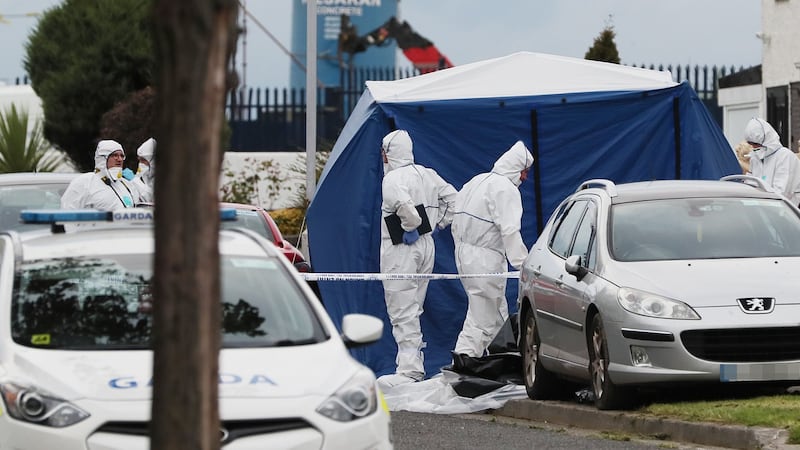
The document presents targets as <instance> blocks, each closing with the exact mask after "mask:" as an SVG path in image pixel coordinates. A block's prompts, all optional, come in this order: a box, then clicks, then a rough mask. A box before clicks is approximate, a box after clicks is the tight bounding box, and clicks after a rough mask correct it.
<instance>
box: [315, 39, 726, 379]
mask: <svg viewBox="0 0 800 450" xmlns="http://www.w3.org/2000/svg"><path fill="white" fill-rule="evenodd" d="M395 128H398V129H405V130H407V131H408V132H409V134H410V135H411V138H412V140H413V143H414V157H415V160H416V162H417V163H419V164H422V165H425V166H428V167H431V168H433V169H435V170H436V171H438V172H439V174H440V175H441V176H442V177H443V178H444V179H445V180H447V181H448V182H450V183H451V184H452V185H453V186H454V187H455V188H456V189H460V188H461V186H463V185H464V183H466V182H467V181H468V180H469V179H470V178H471V177H473V176H474V175H476V174H478V173H480V172H486V171H489V170H491V168H492V165H493V164H494V162H495V160H496V159H497V158H498V157H499V156H500V155H501V154H502V153H504V152H505V151H506V150H507V149H508V148H509V147H511V145H513V144H514V142H516V141H517V140H522V141H523V142H524V143H525V144H526V145H527V146H528V148H529V149H531V152H532V153H533V155H534V159H535V162H534V166H533V167H532V168H531V170H530V172H529V174H528V180H527V181H525V182H524V183H523V184H522V186H521V187H520V190H521V193H522V201H523V207H524V214H523V218H522V236H523V239H524V241H525V243H526V244H527V245H528V246H529V247H530V245H531V244H532V243H533V242H534V241H535V240H536V238H537V236H538V233H539V231H540V229H541V227H542V226H543V225H544V222H546V221H547V219H548V218H549V216H550V214H551V213H552V211H553V210H554V209H555V208H556V206H558V204H559V202H560V201H561V200H562V199H563V198H564V197H565V196H567V195H568V194H570V193H571V192H573V191H574V190H575V189H576V188H577V186H578V185H579V184H580V182H582V181H584V180H587V179H590V178H608V179H611V180H613V181H615V182H617V183H622V182H630V181H640V180H655V179H680V178H687V179H718V178H720V177H722V176H725V175H730V174H734V173H740V172H739V170H740V169H739V165H738V163H737V162H736V158H735V156H734V154H733V151H732V149H731V148H730V146H729V144H728V142H727V141H726V139H725V137H724V136H723V134H722V131H721V129H720V127H719V126H718V125H717V124H716V123H715V122H714V120H713V118H712V117H711V116H710V115H709V113H708V111H707V110H706V108H705V107H704V106H703V104H702V103H701V101H700V100H699V99H698V97H697V94H696V93H695V92H694V90H693V89H692V88H691V86H689V85H688V84H687V83H685V82H684V83H681V84H678V83H675V82H673V81H672V78H671V75H670V73H669V72H664V71H653V70H646V69H640V68H634V67H627V66H621V65H616V64H609V63H602V62H596V61H588V60H583V59H576V58H568V57H562V56H554V55H547V54H539V53H529V52H521V53H514V54H511V55H509V56H505V57H500V58H496V59H490V60H486V61H480V62H476V63H472V64H466V65H463V66H457V67H453V68H450V69H446V70H441V71H438V72H432V73H428V74H425V75H420V76H417V77H413V78H407V79H403V80H397V81H368V82H367V83H366V90H365V91H364V93H363V94H362V96H361V98H360V100H359V102H358V104H357V106H356V107H355V109H354V111H353V112H352V114H351V116H350V118H349V119H348V121H347V123H346V124H345V127H344V129H343V131H342V133H341V135H340V136H339V138H338V140H337V142H336V144H335V145H334V148H333V150H332V152H331V154H330V157H329V159H328V162H327V165H326V166H325V169H324V172H323V174H322V177H321V179H320V181H319V183H318V187H317V192H316V194H315V197H314V200H313V202H312V203H311V205H310V207H309V210H308V217H307V220H308V230H309V243H310V253H311V261H312V264H313V266H314V270H315V272H326V273H327V272H334V273H352V272H355V273H376V272H379V271H380V269H379V248H380V220H381V212H380V205H381V181H382V178H383V165H382V159H381V154H380V144H381V139H382V138H383V136H384V135H386V134H387V133H389V132H390V131H392V130H393V129H395ZM435 243H436V263H435V266H434V273H456V267H455V262H454V257H453V250H454V245H453V240H452V236H451V235H450V230H449V228H448V229H446V230H444V231H443V232H441V233H438V234H437V235H436V236H435ZM319 284H320V289H321V291H322V297H323V300H324V302H325V306H326V308H327V309H328V311H329V313H330V315H331V316H332V317H333V319H334V321H335V322H336V323H339V324H340V323H341V318H342V317H343V316H344V315H345V314H347V313H354V312H357V313H366V314H372V315H375V316H377V317H382V318H383V319H384V321H385V329H384V336H383V338H382V339H381V340H380V341H379V342H378V343H376V344H374V345H371V346H368V347H364V348H361V349H356V350H354V351H353V352H354V356H355V357H356V358H358V359H359V360H360V361H362V362H364V363H365V364H367V365H368V366H369V367H371V368H372V369H373V370H374V371H375V372H376V373H377V374H378V375H382V374H385V373H391V372H393V371H394V360H395V353H396V345H395V342H394V339H393V337H392V334H391V325H390V324H389V321H388V316H387V315H386V306H385V304H384V300H383V287H382V284H381V282H380V281H364V280H345V281H341V280H337V281H320V283H319ZM516 292H517V280H515V279H510V280H509V281H508V289H507V294H508V295H507V297H508V301H509V311H510V312H511V313H513V312H515V311H516ZM466 309H467V299H466V294H465V293H464V291H463V288H462V287H461V283H460V282H459V281H458V280H456V279H447V280H432V281H430V284H429V287H428V295H427V299H426V302H425V312H424V313H423V315H422V317H421V321H422V330H423V339H424V340H425V341H426V342H427V348H425V350H424V353H425V367H426V372H427V376H432V375H435V374H436V373H438V372H439V369H440V368H441V367H442V366H445V365H447V364H449V363H450V361H451V356H450V351H451V350H452V348H453V347H454V344H455V341H456V338H457V336H458V333H459V331H460V330H461V325H462V323H463V320H464V315H465V313H466Z"/></svg>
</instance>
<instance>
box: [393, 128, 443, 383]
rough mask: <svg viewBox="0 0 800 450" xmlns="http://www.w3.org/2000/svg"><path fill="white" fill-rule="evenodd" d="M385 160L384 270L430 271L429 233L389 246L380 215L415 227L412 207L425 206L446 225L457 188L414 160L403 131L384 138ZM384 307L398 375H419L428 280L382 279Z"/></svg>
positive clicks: (418, 377) (433, 219)
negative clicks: (390, 332)
mask: <svg viewBox="0 0 800 450" xmlns="http://www.w3.org/2000/svg"><path fill="white" fill-rule="evenodd" d="M382 148H383V150H384V152H385V153H386V157H387V159H388V166H387V168H386V174H385V175H384V177H383V185H382V189H383V203H382V205H381V211H382V218H381V254H380V265H381V272H383V273H424V274H427V273H431V272H432V271H433V262H434V244H433V237H432V236H431V235H432V233H425V234H423V235H421V236H420V237H419V239H418V240H417V241H416V242H414V243H413V244H411V245H406V244H403V243H400V244H397V245H393V244H392V240H391V237H390V236H389V230H388V228H387V227H386V222H385V221H384V220H383V218H384V217H386V216H389V215H391V214H397V215H398V216H399V218H400V224H401V226H402V228H403V230H405V231H412V230H414V229H416V228H417V227H418V226H419V225H420V224H421V223H422V219H421V218H420V216H419V214H418V213H417V211H416V209H415V206H416V205H420V204H422V205H424V207H425V211H426V213H427V214H428V219H429V221H430V223H431V227H432V228H433V227H438V228H439V229H442V228H445V227H447V226H448V225H449V224H450V222H451V221H452V220H453V210H454V209H453V208H454V202H455V197H456V190H455V188H454V187H453V186H451V185H450V184H449V183H447V182H446V181H444V180H443V179H442V177H440V176H439V174H437V173H436V171H434V170H433V169H430V168H427V167H424V166H421V165H418V164H414V154H413V152H412V142H411V138H410V137H409V135H408V132H406V131H405V130H397V131H393V132H391V133H389V134H388V135H386V137H384V138H383V146H382ZM383 289H384V293H385V300H386V311H387V313H388V314H389V319H390V321H391V323H392V334H393V335H394V339H395V342H396V343H397V358H396V360H395V362H396V363H397V369H396V372H395V373H397V374H400V375H404V376H407V377H409V378H413V379H415V380H417V381H419V380H422V378H423V377H424V375H425V368H424V366H423V355H422V349H423V348H424V346H425V345H424V343H423V341H422V329H421V328H420V321H419V318H420V316H421V315H422V311H423V303H424V301H425V293H426V291H427V289H428V280H386V281H384V282H383Z"/></svg>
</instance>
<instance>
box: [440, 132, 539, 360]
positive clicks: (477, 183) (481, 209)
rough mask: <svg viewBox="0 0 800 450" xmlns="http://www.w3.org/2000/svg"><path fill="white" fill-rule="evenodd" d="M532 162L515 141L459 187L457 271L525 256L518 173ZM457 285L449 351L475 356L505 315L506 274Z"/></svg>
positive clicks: (488, 269) (494, 267) (492, 269)
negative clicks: (461, 306) (459, 305)
mask: <svg viewBox="0 0 800 450" xmlns="http://www.w3.org/2000/svg"><path fill="white" fill-rule="evenodd" d="M532 164H533V156H532V155H531V153H530V152H529V151H528V148H527V147H525V144H523V143H522V141H517V142H516V143H515V144H514V145H513V146H512V147H511V148H510V149H509V150H508V151H506V152H505V153H504V154H503V155H502V156H500V158H498V160H497V162H495V164H494V167H493V168H492V171H491V172H489V173H482V174H479V175H476V176H475V177H473V178H472V179H471V180H470V181H468V182H467V183H466V184H465V185H464V187H462V188H461V191H459V193H458V195H457V196H456V213H455V216H454V218H453V225H452V227H451V230H452V232H453V240H454V241H455V259H456V267H457V268H458V273H459V274H468V273H502V272H505V271H506V270H507V268H508V265H507V263H506V259H508V262H509V263H511V266H513V267H514V268H519V267H520V266H521V265H522V263H523V262H524V261H525V258H526V257H527V256H528V248H527V247H526V246H525V243H524V242H523V241H522V235H521V234H520V226H521V221H522V197H521V195H520V192H519V185H520V184H521V183H522V180H521V179H520V172H522V171H523V170H526V169H528V168H529V167H530V166H531V165H532ZM461 284H462V285H463V286H464V290H465V291H466V293H467V299H468V302H469V305H468V307H467V315H466V318H465V319H464V326H463V328H462V329H461V333H459V335H458V340H457V341H456V347H455V350H454V352H455V353H456V354H464V355H468V356H472V357H480V356H482V355H483V352H484V350H485V349H486V347H487V346H488V345H489V343H491V341H492V339H494V336H495V335H496V334H497V332H498V331H499V330H500V328H501V327H502V325H503V323H505V321H506V319H507V318H508V304H507V303H506V279H505V278H501V277H492V278H462V279H461Z"/></svg>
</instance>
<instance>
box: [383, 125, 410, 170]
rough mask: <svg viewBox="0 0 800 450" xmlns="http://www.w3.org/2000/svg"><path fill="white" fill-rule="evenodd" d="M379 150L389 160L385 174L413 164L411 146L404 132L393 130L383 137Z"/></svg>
mask: <svg viewBox="0 0 800 450" xmlns="http://www.w3.org/2000/svg"><path fill="white" fill-rule="evenodd" d="M381 148H382V149H383V151H384V152H385V153H386V159H388V160H389V163H388V164H389V167H388V168H387V170H386V171H387V172H388V171H391V170H394V169H397V168H398V167H403V166H407V165H409V164H414V153H413V152H412V150H413V144H412V143H411V136H409V135H408V132H407V131H406V130H395V131H392V132H391V133H389V134H387V135H386V136H384V138H383V142H382V144H381Z"/></svg>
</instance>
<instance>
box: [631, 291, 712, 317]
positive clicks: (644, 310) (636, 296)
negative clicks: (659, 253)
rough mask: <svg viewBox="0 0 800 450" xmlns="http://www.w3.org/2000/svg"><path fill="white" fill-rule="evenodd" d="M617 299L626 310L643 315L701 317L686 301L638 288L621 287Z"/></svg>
mask: <svg viewBox="0 0 800 450" xmlns="http://www.w3.org/2000/svg"><path fill="white" fill-rule="evenodd" d="M617 300H618V301H619V304H620V305H621V306H622V307H623V308H625V310H627V311H630V312H632V313H634V314H639V315H642V316H647V317H656V318H661V319H689V320H699V319H700V316H699V315H698V314H697V313H696V312H695V311H694V309H692V307H691V306H689V305H687V304H686V303H683V302H681V301H678V300H673V299H671V298H667V297H662V296H660V295H656V294H651V293H649V292H645V291H640V290H638V289H632V288H624V287H623V288H620V289H619V291H618V292H617Z"/></svg>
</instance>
